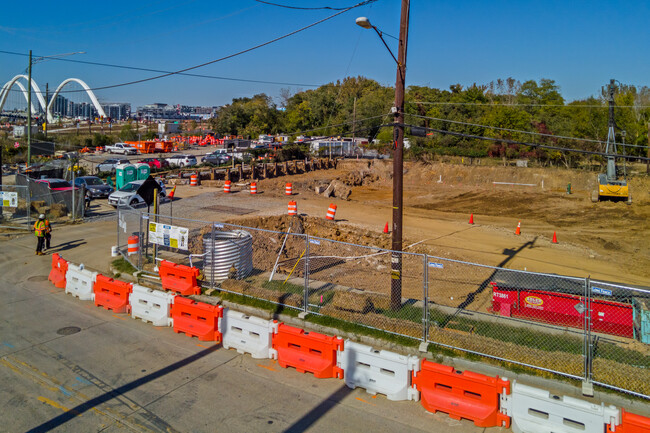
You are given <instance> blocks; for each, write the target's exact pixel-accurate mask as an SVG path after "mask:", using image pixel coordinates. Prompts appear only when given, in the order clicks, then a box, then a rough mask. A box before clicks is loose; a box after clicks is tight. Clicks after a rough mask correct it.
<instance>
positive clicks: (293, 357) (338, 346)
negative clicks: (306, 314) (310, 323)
mask: <svg viewBox="0 0 650 433" xmlns="http://www.w3.org/2000/svg"><path fill="white" fill-rule="evenodd" d="M273 348H274V349H275V350H276V351H277V352H278V364H280V367H283V368H287V367H293V368H295V369H296V370H297V371H298V372H300V373H305V372H309V373H313V374H314V377H317V378H319V379H325V378H329V377H334V378H339V379H343V370H342V369H341V368H340V367H337V366H336V353H337V351H339V350H343V340H342V339H340V338H337V337H330V336H327V335H324V334H319V333H316V332H308V331H305V330H304V329H300V328H294V327H293V326H289V325H285V324H284V323H281V324H280V325H278V332H277V333H275V334H273Z"/></svg>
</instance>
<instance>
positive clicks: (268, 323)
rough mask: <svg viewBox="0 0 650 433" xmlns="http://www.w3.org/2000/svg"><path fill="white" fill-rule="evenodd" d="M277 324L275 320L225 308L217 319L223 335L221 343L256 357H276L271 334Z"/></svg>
mask: <svg viewBox="0 0 650 433" xmlns="http://www.w3.org/2000/svg"><path fill="white" fill-rule="evenodd" d="M278 325H279V324H278V322H277V321H272V320H264V319H260V318H259V317H254V316H248V315H246V314H244V313H241V312H239V311H233V310H231V309H230V308H225V309H224V311H223V317H222V318H221V319H219V330H220V331H221V333H222V335H223V341H222V343H221V344H222V346H223V347H225V348H226V349H235V350H237V352H238V353H249V354H250V355H251V356H252V357H253V358H256V359H269V358H277V357H278V356H277V355H278V353H277V351H276V350H275V349H273V334H274V333H276V332H278Z"/></svg>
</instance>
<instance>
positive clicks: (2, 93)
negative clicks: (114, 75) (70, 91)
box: [0, 75, 106, 123]
mask: <svg viewBox="0 0 650 433" xmlns="http://www.w3.org/2000/svg"><path fill="white" fill-rule="evenodd" d="M21 78H22V79H23V80H25V81H26V82H29V78H28V77H27V75H16V76H15V77H13V78H12V79H11V80H9V81H7V82H6V83H5V85H4V86H2V89H0V112H2V109H3V108H4V105H5V102H6V101H7V96H9V92H10V91H11V89H12V87H13V86H18V88H19V90H20V91H21V93H22V94H23V96H24V97H25V101H27V100H28V99H29V98H28V97H27V89H26V88H25V86H24V85H23V84H22V83H21V82H20V81H19V80H20V79H21ZM72 82H75V83H77V84H79V85H80V86H81V87H83V89H84V90H85V91H86V93H87V94H88V97H89V98H90V102H92V104H93V106H94V107H95V109H96V110H97V113H98V114H99V115H100V116H102V117H106V113H105V112H104V109H103V108H102V106H101V105H100V104H99V101H98V100H97V97H96V96H95V94H94V93H93V91H92V90H91V88H90V87H89V86H88V84H86V83H85V82H84V81H82V80H80V79H79V78H68V79H67V80H63V81H62V82H61V84H59V86H58V87H57V88H56V90H55V91H54V93H53V94H52V97H51V98H50V101H49V103H47V106H46V102H45V98H43V92H41V89H40V88H39V87H38V84H36V82H35V81H34V79H33V78H32V82H31V86H32V91H33V93H34V94H35V95H36V100H37V101H38V103H39V105H40V106H41V108H42V109H43V111H45V112H46V113H47V121H48V123H51V122H54V117H53V116H52V104H53V103H54V101H56V97H57V96H58V95H59V93H60V92H61V90H62V89H63V88H64V87H65V86H66V85H68V84H69V83H72ZM28 85H29V84H28ZM31 109H32V113H36V110H35V108H34V101H32V107H31Z"/></svg>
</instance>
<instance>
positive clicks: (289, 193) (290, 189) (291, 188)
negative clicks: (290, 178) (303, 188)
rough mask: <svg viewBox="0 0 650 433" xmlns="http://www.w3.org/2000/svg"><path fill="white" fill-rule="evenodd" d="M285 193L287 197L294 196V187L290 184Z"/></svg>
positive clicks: (285, 188) (287, 185)
mask: <svg viewBox="0 0 650 433" xmlns="http://www.w3.org/2000/svg"><path fill="white" fill-rule="evenodd" d="M284 193H285V194H286V195H292V194H293V186H292V185H291V184H290V183H288V184H286V186H285V187H284Z"/></svg>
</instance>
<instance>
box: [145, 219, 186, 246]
mask: <svg viewBox="0 0 650 433" xmlns="http://www.w3.org/2000/svg"><path fill="white" fill-rule="evenodd" d="M188 234H189V230H188V229H187V228H186V227H177V226H170V225H167V224H159V223H154V222H150V223H149V242H151V243H152V244H157V245H162V246H165V247H170V248H179V249H181V250H187V249H188V244H187V237H188Z"/></svg>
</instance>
